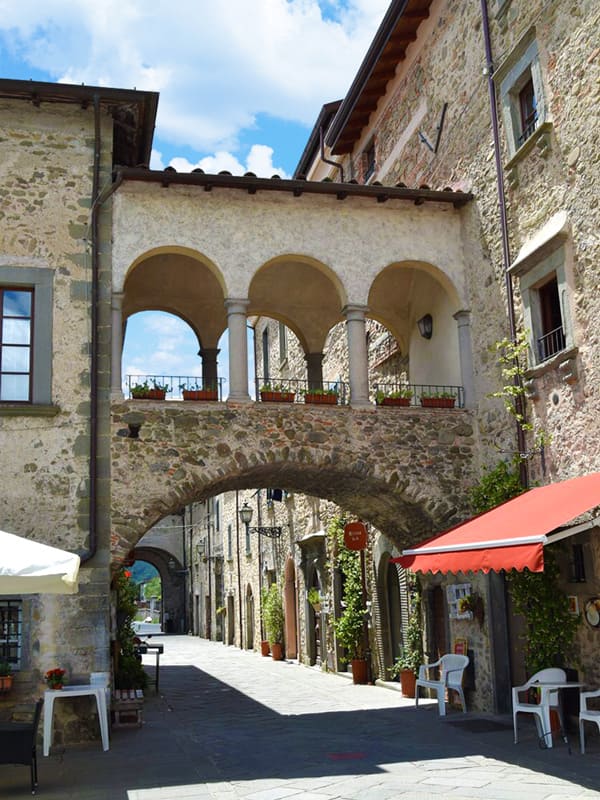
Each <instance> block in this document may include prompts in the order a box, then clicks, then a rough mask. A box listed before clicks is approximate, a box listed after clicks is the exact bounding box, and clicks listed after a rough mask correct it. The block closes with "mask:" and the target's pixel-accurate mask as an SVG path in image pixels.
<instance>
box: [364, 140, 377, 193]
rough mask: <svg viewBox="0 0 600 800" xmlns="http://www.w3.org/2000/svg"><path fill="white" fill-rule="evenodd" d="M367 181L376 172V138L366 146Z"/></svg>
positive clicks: (365, 166) (365, 165)
mask: <svg viewBox="0 0 600 800" xmlns="http://www.w3.org/2000/svg"><path fill="white" fill-rule="evenodd" d="M363 158H364V168H365V183H366V182H367V181H368V180H369V178H371V177H372V176H373V175H374V174H375V140H373V141H372V142H371V143H370V144H369V145H368V147H367V148H366V150H365V152H364V154H363Z"/></svg>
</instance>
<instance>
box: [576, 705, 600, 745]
mask: <svg viewBox="0 0 600 800" xmlns="http://www.w3.org/2000/svg"><path fill="white" fill-rule="evenodd" d="M588 697H600V689H596V690H595V691H594V692H581V694H580V695H579V700H580V704H581V705H580V710H579V746H580V747H581V752H582V753H585V737H584V733H583V723H584V721H586V720H587V721H588V722H595V723H596V725H597V726H598V729H599V730H600V711H599V710H598V709H595V708H588V707H587V700H588Z"/></svg>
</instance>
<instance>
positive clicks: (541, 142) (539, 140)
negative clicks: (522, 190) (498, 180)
mask: <svg viewBox="0 0 600 800" xmlns="http://www.w3.org/2000/svg"><path fill="white" fill-rule="evenodd" d="M551 131H552V123H551V122H542V124H541V125H539V126H538V127H537V128H536V129H535V130H534V132H533V133H532V134H531V136H530V137H529V139H527V141H526V142H523V144H522V145H521V147H519V149H518V150H517V152H516V153H515V154H514V155H513V157H512V158H511V159H510V161H509V162H508V163H507V164H506V165H505V167H504V171H505V172H506V175H507V177H508V182H509V183H510V185H511V186H516V185H517V184H518V182H519V177H518V173H517V166H518V165H519V163H520V162H521V161H523V160H524V159H525V158H526V157H527V156H528V155H529V153H530V152H531V151H532V150H533V148H534V147H537V148H538V150H539V151H540V155H541V156H542V158H546V156H547V155H548V153H549V151H550V145H551V142H550V132H551Z"/></svg>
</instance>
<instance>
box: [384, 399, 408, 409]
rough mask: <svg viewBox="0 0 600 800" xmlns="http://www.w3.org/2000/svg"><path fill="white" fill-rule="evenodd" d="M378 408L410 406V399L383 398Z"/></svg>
mask: <svg viewBox="0 0 600 800" xmlns="http://www.w3.org/2000/svg"><path fill="white" fill-rule="evenodd" d="M377 405H378V406H404V407H405V408H406V406H409V405H410V397H384V398H383V400H381V401H380V402H379V403H377Z"/></svg>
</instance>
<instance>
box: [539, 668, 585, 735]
mask: <svg viewBox="0 0 600 800" xmlns="http://www.w3.org/2000/svg"><path fill="white" fill-rule="evenodd" d="M537 686H539V687H540V688H542V689H551V690H553V689H557V690H558V693H559V703H560V702H561V701H562V694H561V692H562V691H563V689H581V688H582V687H583V686H585V683H580V682H579V681H554V682H552V681H535V683H532V684H531V687H532V688H534V687H537ZM535 721H536V724H538V722H539V720H538V718H537V717H536V720H535ZM542 727H543V729H544V730H541V731H540V729H539V728H538V733H539V734H540V741H542V740H543V741H544V743H545V745H546V747H552V726H551V724H550V707H549V706H547V707H546V709H545V713H544V722H543V725H542ZM560 733H561V735H562V740H563V742H565V744H567V745H568V744H569V740H568V738H567V734H566V732H565V731H564V729H563V728H562V726H561V730H560Z"/></svg>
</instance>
